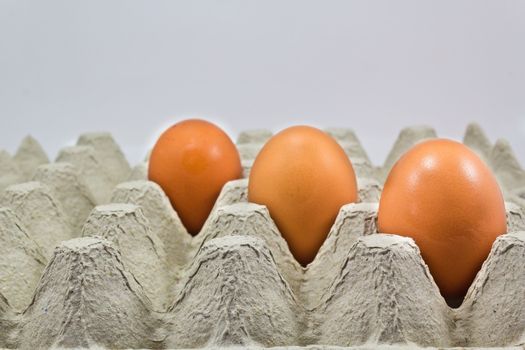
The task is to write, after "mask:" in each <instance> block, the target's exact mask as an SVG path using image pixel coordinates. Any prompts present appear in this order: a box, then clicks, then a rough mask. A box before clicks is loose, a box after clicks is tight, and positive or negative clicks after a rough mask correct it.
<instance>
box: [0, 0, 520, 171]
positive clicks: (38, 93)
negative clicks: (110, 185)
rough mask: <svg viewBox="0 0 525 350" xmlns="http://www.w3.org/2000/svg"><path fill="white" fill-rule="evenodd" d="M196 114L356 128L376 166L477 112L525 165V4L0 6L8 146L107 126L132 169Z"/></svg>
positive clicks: (0, 111)
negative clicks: (414, 139) (405, 130)
mask: <svg viewBox="0 0 525 350" xmlns="http://www.w3.org/2000/svg"><path fill="white" fill-rule="evenodd" d="M185 117H204V118H209V119H211V120H213V121H216V122H218V123H219V124H220V125H222V126H223V127H224V128H226V130H227V131H228V132H229V133H230V134H231V135H232V137H234V138H235V136H236V134H237V132H238V131H239V130H242V129H250V128H270V129H273V130H274V131H277V130H279V129H280V128H282V127H284V126H286V125H292V124H297V123H299V124H305V123H307V124H312V125H316V126H319V127H328V126H343V127H350V128H353V129H355V130H356V132H357V134H358V136H359V137H360V139H361V141H362V143H363V144H364V146H365V148H366V150H367V151H368V153H369V154H370V156H371V158H372V160H373V161H374V162H376V163H382V162H383V160H384V158H385V156H386V154H387V152H388V151H389V150H390V147H391V145H392V143H393V142H394V140H395V138H396V136H397V134H398V132H399V130H400V129H401V128H402V127H404V126H408V125H413V124H429V125H432V126H434V127H435V128H436V129H437V131H438V133H439V134H440V135H441V136H446V137H452V138H461V137H462V135H463V132H464V129H465V126H466V124H467V123H468V122H469V121H473V120H475V121H478V122H479V123H480V124H481V125H482V126H483V127H484V129H485V131H486V132H487V134H488V135H489V136H490V138H491V140H492V141H494V140H495V139H496V138H497V137H505V138H507V139H508V140H509V141H510V142H511V145H512V146H513V148H514V150H515V152H516V153H517V155H518V157H519V159H520V160H521V161H522V162H523V163H525V1H505V0H498V1H480V0H472V1H456V0H454V1H452V0H450V1H425V0H413V1H404V0H403V1H390V0H384V1H304V0H301V1H299V0H298V1H247V0H242V1H241V0H239V1H146V0H144V1H136V0H125V1H124V0H123V1H107V0H100V1H83V2H80V1H74V0H63V1H55V0H53V1H50V0H47V1H21V0H0V122H1V123H0V148H5V149H7V150H8V151H10V152H14V151H15V150H16V147H17V146H18V143H19V142H20V140H21V139H22V138H23V137H24V136H25V135H26V134H28V133H30V134H32V135H33V136H35V137H36V138H37V139H38V140H39V141H40V142H41V143H42V145H43V146H44V148H45V149H46V150H47V151H48V153H49V154H50V156H51V158H54V157H55V155H56V152H57V151H58V149H59V148H60V147H62V146H64V145H66V144H71V143H73V142H74V141H75V139H76V137H77V136H78V135H79V134H80V133H82V132H85V131H99V130H106V131H110V132H112V133H113V135H114V137H115V139H116V140H117V142H118V143H119V144H120V145H121V146H122V148H123V150H124V151H125V153H126V154H127V155H128V158H129V159H130V160H131V162H132V163H135V162H138V161H139V160H140V159H142V158H143V157H144V155H145V154H146V150H147V149H148V148H149V147H150V146H151V145H152V144H153V142H154V140H155V138H156V136H158V134H159V133H160V132H161V130H162V129H163V128H165V127H167V126H168V125H170V124H171V123H174V122H176V121H177V120H180V119H182V118H185Z"/></svg>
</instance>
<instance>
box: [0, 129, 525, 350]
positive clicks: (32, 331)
mask: <svg viewBox="0 0 525 350" xmlns="http://www.w3.org/2000/svg"><path fill="white" fill-rule="evenodd" d="M327 131H328V132H329V133H331V134H332V135H333V136H334V137H335V138H336V139H337V140H338V142H339V143H340V144H341V146H342V147H343V148H344V149H345V152H347V154H348V156H349V157H350V158H351V159H352V162H353V165H354V168H355V170H356V173H357V176H358V183H359V189H360V190H359V195H360V201H359V202H358V203H354V204H348V205H345V206H343V207H342V208H341V210H340V212H339V215H338V217H337V219H336V221H335V223H334V225H333V227H332V229H331V231H330V233H329V235H328V237H327V239H326V241H325V242H324V244H323V246H322V247H321V248H320V250H319V253H318V255H317V257H316V258H315V260H314V261H313V262H312V263H311V264H310V265H309V266H308V267H306V268H303V267H301V266H300V265H299V264H298V263H297V262H296V261H295V260H294V258H293V257H292V255H291V254H290V251H289V249H288V246H287V244H286V241H285V240H284V239H283V238H282V237H281V234H280V233H279V231H278V229H277V228H276V226H275V224H274V222H273V221H272V219H271V218H270V216H269V214H268V211H267V209H266V207H264V206H261V205H256V204H251V203H248V202H247V200H246V191H247V179H246V177H247V174H248V173H249V170H250V166H251V164H252V162H253V159H254V157H255V155H256V154H257V152H258V150H259V149H260V148H261V147H262V145H263V144H264V142H265V141H266V140H267V139H268V138H269V137H270V136H271V134H270V132H268V131H264V130H258V131H247V132H243V133H241V134H240V135H239V138H238V141H237V146H238V149H239V151H240V154H241V157H242V160H243V167H244V172H245V178H244V179H241V180H236V181H231V182H229V183H227V184H226V185H225V186H224V188H223V189H222V192H221V194H220V197H219V199H218V200H217V202H216V205H215V207H214V209H213V211H212V213H211V214H210V216H209V218H208V220H207V222H206V224H205V225H204V227H203V229H202V230H201V232H200V233H199V234H198V235H196V236H195V237H192V236H190V235H189V234H188V233H187V232H186V230H185V228H184V226H183V225H182V223H181V221H180V220H179V217H178V216H177V213H176V212H175V211H174V210H173V209H172V207H171V205H170V203H169V200H168V199H167V197H166V196H165V194H164V193H163V191H162V190H161V189H160V187H159V186H157V185H156V184H154V183H152V182H149V181H147V180H146V169H147V160H146V161H145V162H144V163H143V164H139V165H137V166H136V167H135V168H133V169H131V168H130V166H129V165H128V162H127V161H126V159H125V158H124V156H123V154H122V152H121V151H120V149H119V147H118V146H117V145H116V143H115V142H114V141H113V139H112V138H111V136H110V135H109V134H103V133H97V134H85V135H82V136H81V137H80V138H79V140H78V143H77V145H76V146H72V147H67V148H64V149H62V150H61V151H60V152H59V154H58V157H57V158H56V161H55V162H53V163H49V161H48V158H47V156H46V154H45V153H44V152H43V151H42V149H41V147H40V146H39V144H38V143H37V142H36V141H35V140H34V139H32V138H31V137H28V138H26V139H25V140H24V141H23V142H22V144H21V146H20V148H19V150H18V151H17V153H16V155H14V156H13V157H11V156H10V155H9V154H8V153H6V152H3V151H0V208H1V209H0V347H5V348H22V349H35V348H50V347H68V348H70V347H88V348H151V349H171V348H227V347H234V346H242V347H251V348H260V347H292V348H296V347H307V348H315V349H321V348H322V349H332V348H334V349H335V348H339V347H350V348H354V347H357V348H378V347H385V348H389V349H390V348H402V349H407V348H418V347H439V348H443V347H520V348H522V347H523V346H524V344H525V232H523V231H522V230H524V227H525V219H524V217H523V212H522V207H523V206H524V205H525V173H524V171H523V170H522V169H521V167H520V165H519V164H518V162H517V161H516V159H515V157H514V154H513V152H512V150H511V149H510V147H509V144H508V143H507V142H506V141H504V140H498V141H497V142H496V143H495V144H491V143H490V142H489V141H488V140H487V138H486V137H485V135H484V134H483V132H482V131H481V129H480V128H479V127H478V126H477V125H475V124H472V125H470V126H469V127H468V129H467V132H466V134H465V138H464V143H465V144H467V145H468V146H470V147H471V148H472V149H474V150H475V151H476V152H477V153H478V154H479V155H480V156H481V157H482V158H483V159H484V160H485V161H486V162H487V164H489V166H490V167H491V168H492V170H493V171H494V173H495V174H496V176H497V178H498V180H499V182H500V185H501V187H502V191H503V192H504V196H505V199H506V206H507V218H508V228H509V229H508V232H509V233H508V234H505V235H503V236H501V237H499V238H498V239H497V241H496V242H495V243H494V245H493V247H492V251H491V252H490V255H489V257H488V258H487V260H486V261H485V263H484V264H483V267H482V268H481V271H480V272H479V273H478V275H477V277H476V279H475V280H474V282H473V284H472V285H471V287H470V289H469V291H468V293H467V295H466V297H465V299H464V300H463V302H462V304H461V305H460V306H459V307H457V308H452V307H450V306H449V305H448V304H447V303H446V301H445V300H444V299H443V297H442V296H441V295H440V293H439V290H438V287H437V286H436V284H435V283H434V281H433V279H432V276H431V275H430V273H429V270H428V268H427V266H426V265H425V263H424V261H423V260H422V258H421V256H420V253H419V249H418V247H417V246H416V245H415V243H414V241H413V240H412V239H409V238H406V237H401V236H396V235H388V234H381V233H378V232H377V228H376V212H377V207H378V203H377V202H378V198H379V196H380V193H381V186H382V183H383V181H384V179H385V177H386V174H387V173H388V171H389V169H390V168H391V166H392V165H393V164H394V162H395V161H396V160H397V159H398V158H399V156H400V154H402V153H403V152H404V151H406V150H407V149H408V148H409V147H411V146H412V145H414V144H415V143H417V142H419V141H420V140H422V139H426V138H431V137H435V136H436V135H435V132H434V131H433V130H432V129H431V128H427V127H417V128H407V129H404V130H403V131H402V132H401V134H400V135H399V138H398V139H397V141H396V143H395V145H394V148H393V150H392V151H391V153H390V154H389V156H388V157H387V160H386V162H385V164H384V165H383V166H381V167H374V166H373V165H372V164H371V162H370V160H369V159H368V157H367V155H366V153H365V152H364V150H363V149H362V147H361V145H360V144H359V141H358V140H357V138H356V137H355V135H354V134H353V133H352V131H350V130H347V129H330V130H327Z"/></svg>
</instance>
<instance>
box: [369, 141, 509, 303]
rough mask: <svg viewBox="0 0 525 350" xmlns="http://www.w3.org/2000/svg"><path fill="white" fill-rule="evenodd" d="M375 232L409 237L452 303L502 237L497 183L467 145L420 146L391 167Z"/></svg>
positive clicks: (502, 205) (440, 143)
mask: <svg viewBox="0 0 525 350" xmlns="http://www.w3.org/2000/svg"><path fill="white" fill-rule="evenodd" d="M378 230H379V232H381V233H392V234H398V235H402V236H407V237H411V238H413V239H414V241H415V242H416V244H417V245H418V246H419V249H420V251H421V255H422V257H423V259H424V261H425V262H426V264H427V265H428V268H429V270H430V272H431V274H432V276H433V278H434V280H435V282H436V284H437V285H438V287H439V289H440V291H441V294H442V295H443V296H444V297H445V298H448V299H450V300H452V299H454V300H457V299H459V300H462V299H463V297H464V295H465V294H466V292H467V290H468V288H469V287H470V285H471V283H472V281H473V280H474V278H475V276H476V274H477V272H478V271H479V269H480V267H481V265H482V263H483V262H484V260H485V259H486V258H487V256H488V254H489V252H490V249H491V247H492V244H493V242H494V241H495V239H496V238H497V237H498V236H499V235H501V234H504V233H506V231H507V223H506V212H505V203H504V199H503V196H502V193H501V191H500V188H499V186H498V183H497V181H496V178H495V177H494V175H493V174H492V172H491V171H490V169H489V168H488V167H487V165H485V163H484V162H483V161H482V160H481V159H480V158H479V157H478V156H477V155H476V154H475V153H474V152H473V151H472V150H470V149H469V148H468V147H467V146H465V145H463V144H461V143H459V142H455V141H452V140H447V139H433V140H430V141H425V142H421V143H419V144H417V145H415V146H414V147H413V148H411V149H410V150H409V151H407V152H406V153H405V154H404V155H403V156H402V157H401V158H400V159H399V160H398V161H397V163H396V164H395V165H394V167H393V168H392V170H391V171H390V174H389V175H388V178H387V180H386V182H385V185H384V188H383V192H382V195H381V198H380V202H379V209H378Z"/></svg>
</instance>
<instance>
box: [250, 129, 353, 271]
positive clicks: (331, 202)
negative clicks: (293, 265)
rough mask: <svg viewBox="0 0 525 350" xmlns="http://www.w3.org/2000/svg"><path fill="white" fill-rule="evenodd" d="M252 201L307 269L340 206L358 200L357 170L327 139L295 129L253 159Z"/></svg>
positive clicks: (280, 135) (276, 138)
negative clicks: (266, 213) (264, 210)
mask: <svg viewBox="0 0 525 350" xmlns="http://www.w3.org/2000/svg"><path fill="white" fill-rule="evenodd" d="M248 200H249V201H250V202H253V203H258V204H263V205H265V206H266V207H267V208H268V211H269V213H270V216H271V217H272V219H273V220H274V221H275V224H276V225H277V227H278V229H279V231H280V232H281V234H282V236H283V237H284V239H285V240H286V241H287V243H288V246H289V248H290V251H291V253H292V254H293V256H294V257H295V259H296V260H297V261H298V262H299V263H300V264H302V265H303V266H306V265H307V264H308V263H310V262H311V261H312V260H313V259H314V257H315V256H316V254H317V251H318V250H319V248H320V247H321V245H322V244H323V242H324V240H325V238H326V236H327V235H328V232H329V230H330V228H331V226H332V225H333V223H334V221H335V218H336V216H337V214H338V212H339V209H340V208H341V206H342V205H344V204H347V203H351V202H355V201H356V200H357V184H356V177H355V173H354V169H353V167H352V163H351V162H350V160H349V159H348V157H347V156H346V154H345V152H344V150H343V149H342V148H341V147H340V146H339V145H338V144H337V142H336V141H335V140H334V139H333V138H332V137H331V136H329V135H328V134H327V133H325V132H323V131H321V130H319V129H316V128H314V127H310V126H293V127H290V128H287V129H285V130H283V131H281V132H279V133H278V134H276V135H275V136H273V137H272V138H271V139H270V140H269V141H267V143H266V144H265V145H264V146H263V148H262V149H261V151H260V152H259V154H258V155H257V157H256V158H255V161H254V162H253V166H252V169H251V172H250V177H249V182H248Z"/></svg>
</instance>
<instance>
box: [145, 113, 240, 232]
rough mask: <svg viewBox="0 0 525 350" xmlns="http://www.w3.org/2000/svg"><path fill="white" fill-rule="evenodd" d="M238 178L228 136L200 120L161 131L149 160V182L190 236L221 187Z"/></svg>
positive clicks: (236, 157) (234, 150)
mask: <svg viewBox="0 0 525 350" xmlns="http://www.w3.org/2000/svg"><path fill="white" fill-rule="evenodd" d="M241 177H242V167H241V160H240V156H239V152H238V151H237V148H236V147H235V145H234V143H233V142H232V141H231V139H230V137H229V136H228V135H227V134H226V133H225V132H224V131H223V130H222V129H220V128H219V127H218V126H216V125H214V124H212V123H210V122H208V121H205V120H200V119H188V120H184V121H181V122H179V123H177V124H175V125H173V126H171V127H170V128H168V129H167V130H166V131H164V133H163V134H162V135H161V136H160V137H159V139H158V140H157V142H156V144H155V146H154V148H153V150H152V152H151V156H150V160H149V168H148V178H149V180H151V181H153V182H156V183H157V184H159V185H160V187H161V188H162V189H163V190H164V192H165V193H166V195H167V196H168V198H169V199H170V202H171V204H172V206H173V208H174V209H175V210H176V211H177V213H178V215H179V217H180V219H181V221H182V223H183V224H184V226H185V227H186V229H187V230H188V232H189V233H191V234H192V235H196V234H197V233H198V232H199V231H200V229H201V228H202V226H203V225H204V222H205V221H206V219H207V218H208V216H209V214H210V212H211V210H212V208H213V206H214V204H215V201H216V200H217V197H218V196H219V194H220V191H221V189H222V187H223V186H224V184H225V183H226V182H228V181H231V180H235V179H239V178H241Z"/></svg>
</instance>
